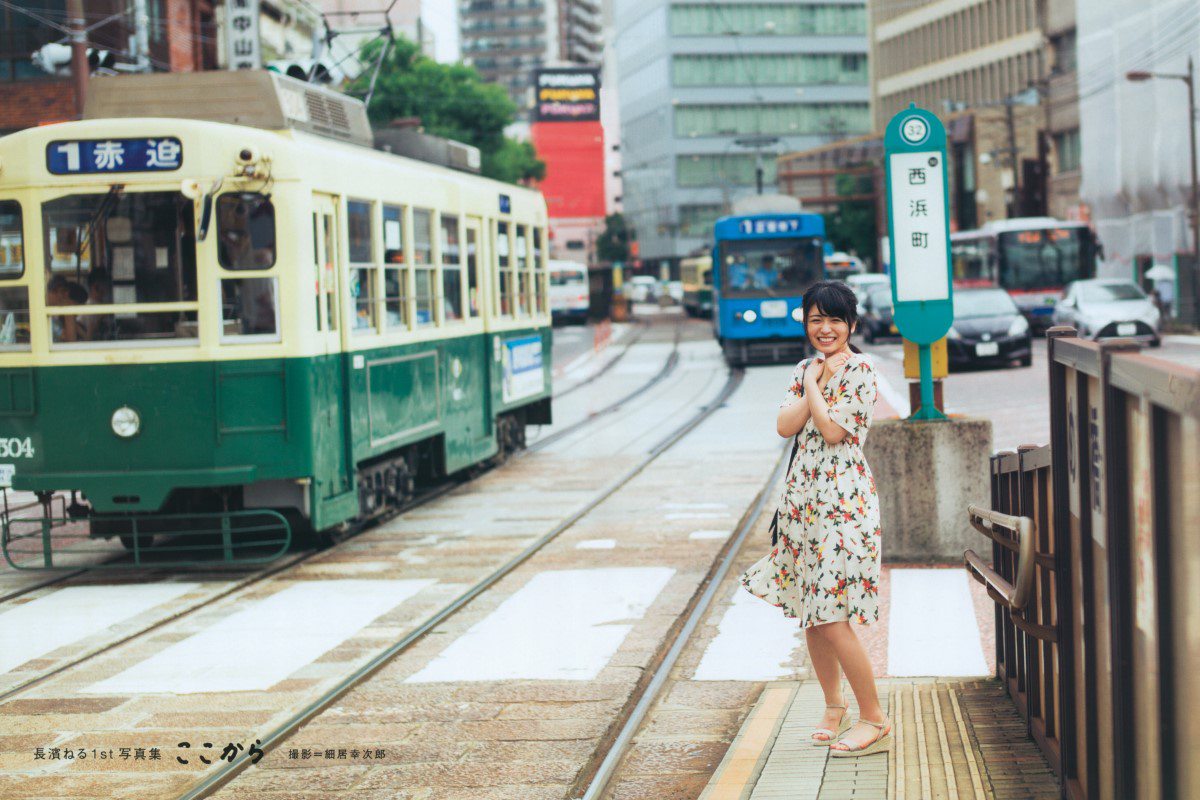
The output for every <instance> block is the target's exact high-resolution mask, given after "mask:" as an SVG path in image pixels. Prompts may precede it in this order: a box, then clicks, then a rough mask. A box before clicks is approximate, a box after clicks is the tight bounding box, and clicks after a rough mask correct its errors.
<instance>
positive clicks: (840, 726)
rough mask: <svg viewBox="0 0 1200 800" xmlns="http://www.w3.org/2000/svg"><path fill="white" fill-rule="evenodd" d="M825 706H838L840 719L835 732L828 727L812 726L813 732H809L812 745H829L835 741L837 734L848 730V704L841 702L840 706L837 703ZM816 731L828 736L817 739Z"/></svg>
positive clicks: (839, 734)
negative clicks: (840, 714) (840, 711)
mask: <svg viewBox="0 0 1200 800" xmlns="http://www.w3.org/2000/svg"><path fill="white" fill-rule="evenodd" d="M825 708H840V709H841V710H842V719H841V721H840V722H839V723H838V729H837V731H836V732H834V731H831V730H830V729H829V728H814V729H813V732H812V733H810V734H809V739H811V740H812V746H813V747H829V745H831V744H833V743H834V742H835V741H837V738H838V737H839V736H841V735H842V734H843V733H845V732H846V731H848V730H850V714H849V710H850V709H849V707H848V706H846V705H845V704H842V705H840V706H839V705H829V706H825ZM818 733H823V734H825V735H826V736H828V737H829V738H828V739H818V738H816V736H817V734H818Z"/></svg>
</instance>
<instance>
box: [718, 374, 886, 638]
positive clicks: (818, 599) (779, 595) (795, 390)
mask: <svg viewBox="0 0 1200 800" xmlns="http://www.w3.org/2000/svg"><path fill="white" fill-rule="evenodd" d="M811 361H812V359H805V360H804V361H801V362H800V363H799V364H797V365H796V369H795V370H794V371H793V372H792V380H791V385H790V387H789V388H788V393H787V396H786V397H785V398H784V401H783V403H782V404H781V406H780V407H781V408H786V407H787V406H790V405H795V404H796V403H800V402H807V400H804V399H803V398H802V396H801V390H802V388H803V385H804V384H803V374H804V369H805V367H807V366H808V365H809V364H810V363H811ZM875 394H876V386H875V370H874V368H873V367H872V366H871V364H870V362H869V361H868V360H867V359H866V358H864V357H863V356H862V355H861V354H859V353H854V354H852V355H851V356H850V359H849V360H848V361H847V362H846V364H845V365H844V366H843V367H842V369H841V370H839V371H838V372H837V373H836V374H834V376H833V377H832V378H830V380H829V384H828V385H827V386H826V387H825V400H826V402H827V403H828V404H829V418H830V419H832V420H833V421H834V422H836V423H837V424H838V425H840V426H841V427H843V428H845V429H846V431H847V433H848V435H847V436H846V437H845V438H843V439H842V440H841V441H840V442H838V443H837V444H829V443H828V442H826V441H825V437H824V436H822V435H821V432H820V431H819V430H818V429H817V426H816V424H815V423H814V422H813V420H812V419H811V418H810V419H809V420H808V422H807V423H805V425H804V428H803V429H802V430H801V431H800V446H799V448H798V449H797V451H796V459H795V461H793V462H792V464H791V465H790V466H789V468H788V475H787V480H786V488H785V489H784V493H783V497H782V498H780V505H779V540H778V542H777V543H776V545H775V547H774V549H772V550H771V553H770V555H767V556H764V557H763V558H762V559H760V560H759V561H758V562H756V563H755V564H754V565H753V566H752V567H750V569H748V570H746V572H745V573H743V574H742V576H741V582H742V586H744V587H745V588H746V590H747V591H749V592H750V593H751V594H753V595H754V596H755V597H760V598H762V599H763V600H766V601H767V602H768V603H770V604H772V605H774V606H778V607H779V608H781V609H782V610H783V613H784V616H787V617H795V618H797V619H799V620H800V625H801V627H804V628H809V627H812V626H814V625H822V624H824V623H827V622H837V621H839V620H854V621H856V622H859V623H862V624H868V623H871V622H877V621H878V620H879V546H880V536H881V533H882V531H881V528H880V524H879V497H878V495H877V494H876V492H875V479H874V478H873V477H871V470H870V468H869V467H868V466H867V461H866V459H865V458H864V457H863V450H862V448H863V443H864V442H865V441H866V439H867V429H868V428H869V427H870V425H871V415H872V411H873V409H874V407H875Z"/></svg>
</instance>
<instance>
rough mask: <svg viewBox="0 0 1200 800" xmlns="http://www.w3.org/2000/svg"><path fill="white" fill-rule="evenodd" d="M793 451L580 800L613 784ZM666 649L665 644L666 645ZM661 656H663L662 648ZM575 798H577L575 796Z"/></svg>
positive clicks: (704, 587)
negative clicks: (622, 762) (626, 753)
mask: <svg viewBox="0 0 1200 800" xmlns="http://www.w3.org/2000/svg"><path fill="white" fill-rule="evenodd" d="M691 427H694V426H692V425H690V424H689V425H687V426H684V428H681V429H680V431H681V432H686V430H688V429H690V428H691ZM789 451H790V448H787V447H785V448H783V449H781V450H780V453H779V460H778V461H777V462H776V464H775V468H774V469H773V470H771V475H770V477H769V478H767V480H766V482H765V483H764V484H763V485H762V487H761V488H760V489H759V490H758V494H757V495H756V496H755V498H754V500H753V501H752V502H751V504H750V507H749V508H748V509H747V510H746V512H745V513H744V514H743V515H742V518H741V520H739V521H738V527H737V530H736V532H735V534H734V535H733V536H731V537H729V539H728V540H727V541H726V543H725V545H724V548H723V549H722V551H721V552H720V553H719V554H718V555H717V558H716V560H715V561H714V562H713V565H712V566H711V567H710V568H709V571H708V574H707V575H705V577H704V580H703V581H702V582H701V584H700V586H699V587H697V590H696V592H695V593H694V594H693V595H692V599H691V601H690V602H689V605H688V607H687V608H686V609H684V612H683V613H684V614H686V615H687V620H686V622H684V624H683V625H682V626H681V627H680V628H679V629H678V630H677V631H676V632H675V634H674V636H673V637H668V640H667V641H668V642H669V643H670V645H669V649H667V651H666V654H665V655H663V656H662V658H661V660H660V661H659V662H658V664H657V666H656V667H654V669H653V671H652V673H651V677H650V678H649V679H648V680H646V679H645V678H643V681H645V688H644V689H643V691H642V692H641V694H640V695H638V696H637V698H638V699H637V703H636V705H635V706H634V707H633V709H632V710H631V711H630V712H629V714H628V716H627V717H626V718H625V719H624V721H623V722H622V724H621V727H620V730H619V731H618V732H617V734H616V737H615V738H614V739H613V741H612V744H611V745H610V746H609V747H608V751H607V753H606V754H605V757H604V760H603V761H601V762H600V765H599V767H597V769H596V771H595V773H593V775H592V776H591V777H590V779H588V780H587V790H586V791H585V792H584V793H583V794H582V795H581V796H579V797H580V800H599V798H600V797H601V796H602V795H603V794H604V792H605V790H606V789H607V788H608V785H609V783H611V782H612V778H613V776H614V775H615V774H616V771H617V768H618V767H619V766H620V764H621V760H622V759H623V758H624V757H625V751H626V750H627V749H628V747H629V744H630V742H631V741H632V740H633V737H634V735H635V734H636V733H637V731H638V729H639V728H640V727H641V725H642V722H643V721H644V720H645V718H646V715H647V714H648V713H649V711H650V707H651V706H652V705H654V703H655V701H656V700H657V699H658V695H659V694H660V693H661V691H662V689H663V687H664V686H665V685H666V683H667V680H668V678H669V677H670V674H671V670H672V669H674V667H675V664H676V662H678V661H679V657H680V655H682V654H683V650H684V648H685V647H687V644H688V641H689V640H690V639H691V636H692V633H693V632H694V631H695V630H696V628H697V627H698V626H699V625H700V622H701V620H703V619H704V615H705V614H707V613H708V609H709V607H710V606H711V605H712V601H713V599H714V598H715V597H716V595H717V592H718V591H719V590H720V588H721V584H722V582H723V581H724V580H725V576H726V575H728V574H729V570H730V568H731V567H732V566H733V562H734V560H735V559H736V558H737V554H738V552H739V551H740V550H741V547H742V544H743V543H744V542H745V540H746V538H747V537H748V536H749V535H750V533H751V532H752V531H753V530H754V529H755V523H756V522H757V521H758V518H759V516H760V515H761V514H762V510H763V506H764V505H765V504H766V502H767V499H768V498H769V497H770V493H771V487H773V486H774V485H775V484H776V482H778V480H779V479H780V476H781V473H782V472H783V471H784V470H785V469H786V468H787V458H786V455H787V453H788V452H789ZM663 646H666V642H664V643H663ZM659 652H660V653H661V652H662V646H660V650H659ZM572 796H574V795H572Z"/></svg>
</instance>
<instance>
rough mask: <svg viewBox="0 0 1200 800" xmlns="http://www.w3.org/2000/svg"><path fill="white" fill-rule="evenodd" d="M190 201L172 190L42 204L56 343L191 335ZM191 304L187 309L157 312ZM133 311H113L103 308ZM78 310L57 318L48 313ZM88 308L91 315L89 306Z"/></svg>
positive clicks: (192, 242) (72, 197)
mask: <svg viewBox="0 0 1200 800" xmlns="http://www.w3.org/2000/svg"><path fill="white" fill-rule="evenodd" d="M193 220H194V209H193V206H192V201H191V200H188V199H187V198H185V197H184V196H183V195H182V194H180V193H178V192H136V193H123V192H122V191H121V187H119V186H114V187H113V188H112V189H111V190H109V192H108V193H106V194H77V195H70V196H67V197H60V198H58V199H57V200H51V201H49V202H47V203H44V204H43V205H42V223H43V226H44V227H43V230H44V234H43V235H44V238H43V246H44V250H45V260H46V305H47V307H48V308H47V310H48V313H49V314H50V329H51V335H52V340H53V342H54V343H56V344H63V343H76V342H104V341H130V340H155V339H194V338H196V336H197V321H196V309H195V307H194V304H195V302H196V243H195V235H194V233H193ZM165 304H191V305H192V306H193V307H192V308H163V307H162V306H163V305H165ZM114 305H115V306H126V307H127V306H139V305H144V306H147V308H146V309H145V310H144V311H142V310H138V309H130V308H124V309H121V310H120V311H116V312H113V313H105V312H102V311H101V309H102V308H103V307H106V306H114ZM61 306H71V307H83V308H82V309H81V310H80V311H78V312H67V313H62V312H57V311H56V310H55V307H61ZM89 307H95V312H93V310H92V308H89Z"/></svg>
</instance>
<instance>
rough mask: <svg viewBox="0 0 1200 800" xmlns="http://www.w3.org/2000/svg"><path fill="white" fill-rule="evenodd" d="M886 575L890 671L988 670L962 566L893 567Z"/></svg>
mask: <svg viewBox="0 0 1200 800" xmlns="http://www.w3.org/2000/svg"><path fill="white" fill-rule="evenodd" d="M889 578H890V580H889V583H890V586H891V597H890V598H889V609H890V611H889V614H890V619H889V623H888V674H889V675H895V676H975V675H987V674H988V668H987V663H986V662H985V661H984V658H983V645H982V644H981V643H980V639H979V623H978V622H977V621H976V619H975V606H974V603H973V602H972V600H971V591H970V589H969V587H968V586H967V573H966V572H965V571H964V570H961V569H893V570H891V572H890V574H889Z"/></svg>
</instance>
